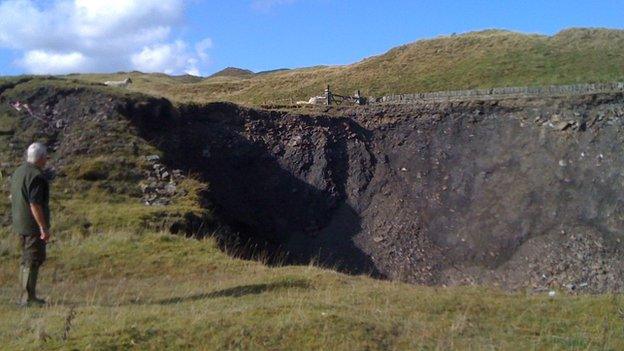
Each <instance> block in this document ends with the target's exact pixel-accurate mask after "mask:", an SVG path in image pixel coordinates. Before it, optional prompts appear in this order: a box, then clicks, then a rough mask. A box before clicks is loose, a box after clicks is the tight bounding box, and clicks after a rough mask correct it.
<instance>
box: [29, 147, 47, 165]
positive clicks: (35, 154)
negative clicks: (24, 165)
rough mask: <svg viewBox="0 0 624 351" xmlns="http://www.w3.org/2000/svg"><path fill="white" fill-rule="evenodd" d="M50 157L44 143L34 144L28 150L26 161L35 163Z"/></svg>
mask: <svg viewBox="0 0 624 351" xmlns="http://www.w3.org/2000/svg"><path fill="white" fill-rule="evenodd" d="M47 155H48V150H47V149H46V147H45V145H43V144H42V143H32V144H30V146H29V147H28V150H26V161H27V162H29V163H35V162H37V161H39V160H41V159H42V158H44V157H46V156H47Z"/></svg>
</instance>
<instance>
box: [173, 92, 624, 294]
mask: <svg viewBox="0 0 624 351" xmlns="http://www.w3.org/2000/svg"><path fill="white" fill-rule="evenodd" d="M181 115H182V116H184V117H183V118H184V119H188V122H186V123H189V124H188V126H189V128H188V131H189V132H190V134H188V135H187V136H186V137H185V138H184V140H185V147H186V148H187V149H186V150H185V152H184V154H185V155H188V156H189V157H191V158H192V160H190V159H189V161H190V162H188V163H187V164H191V165H193V166H192V167H193V168H194V169H196V170H197V171H199V172H201V174H202V175H203V176H204V177H205V179H206V180H207V181H208V182H209V183H210V184H211V191H210V198H211V201H212V202H213V203H214V204H216V205H217V206H218V207H219V208H222V209H223V211H222V212H223V213H224V214H227V217H229V218H230V221H231V222H235V223H238V224H240V226H239V227H240V228H246V229H247V230H249V232H253V233H255V235H259V236H261V237H262V238H265V239H267V240H269V241H271V242H272V243H275V244H278V245H280V246H281V247H282V248H283V249H285V250H287V251H289V252H290V253H291V258H292V259H294V260H297V259H300V260H303V261H305V260H309V259H310V257H312V256H317V257H318V259H319V260H320V261H321V262H325V263H327V264H331V265H336V264H338V265H341V266H342V267H343V268H344V269H346V270H350V271H355V272H365V271H370V272H374V273H377V274H379V275H382V276H386V277H389V278H396V279H403V280H407V281H411V282H415V283H426V284H458V283H493V284H500V285H502V286H505V287H508V288H519V287H532V288H535V289H540V288H546V287H552V286H566V287H568V288H569V289H574V290H577V289H581V290H582V289H585V290H592V291H604V290H620V289H622V274H623V272H622V267H623V265H622V258H623V255H622V248H623V241H624V238H623V236H622V229H623V228H622V227H623V225H624V222H623V219H624V217H623V216H622V215H623V212H622V199H623V198H624V197H623V196H624V192H623V188H622V185H623V183H622V169H623V168H622V167H623V166H624V159H623V157H622V154H621V147H622V142H623V137H622V133H621V132H622V121H623V120H622V116H624V105H622V95H621V94H607V95H587V96H576V97H572V98H552V99H550V98H546V99H520V100H509V101H504V102H497V101H474V102H464V103H454V104H422V105H413V106H397V105H388V106H378V107H369V108H355V109H344V110H333V111H329V112H328V113H326V114H325V115H319V116H297V115H290V114H287V113H278V112H264V111H253V110H247V109H242V108H238V107H235V106H233V105H212V106H210V107H207V108H206V109H204V110H201V109H198V110H195V111H191V110H187V111H182V113H181Z"/></svg>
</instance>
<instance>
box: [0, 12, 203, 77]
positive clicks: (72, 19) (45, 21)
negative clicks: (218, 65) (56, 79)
mask: <svg viewBox="0 0 624 351" xmlns="http://www.w3.org/2000/svg"><path fill="white" fill-rule="evenodd" d="M41 3H42V2H37V1H34V0H5V1H2V2H0V18H1V19H2V20H0V47H5V48H10V49H14V50H18V51H20V52H22V53H23V57H22V59H20V60H18V61H17V64H18V65H20V66H22V67H23V68H24V69H25V70H26V71H27V72H31V73H69V72H90V71H98V72H105V71H120V70H131V69H138V70H141V69H149V70H150V71H159V72H168V73H172V74H178V73H183V72H189V71H192V72H193V73H197V74H199V72H200V68H201V67H205V66H206V65H207V63H208V52H207V50H208V49H209V48H210V47H211V41H210V40H209V39H205V40H202V41H200V42H198V43H196V44H195V45H194V49H195V50H193V49H192V48H193V46H189V45H188V44H187V43H185V42H183V41H180V40H173V39H172V36H173V34H172V33H173V32H174V30H175V29H176V28H178V27H180V26H182V25H183V24H184V2H183V0H158V1H153V0H107V1H101V0H49V1H46V2H43V3H44V5H42V4H41ZM167 55H169V56H168V57H167ZM46 58H49V60H46Z"/></svg>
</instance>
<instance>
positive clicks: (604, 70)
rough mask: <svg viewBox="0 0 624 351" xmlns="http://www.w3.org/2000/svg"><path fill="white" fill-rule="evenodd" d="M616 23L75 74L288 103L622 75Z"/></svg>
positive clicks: (159, 89) (164, 92) (204, 97)
mask: <svg viewBox="0 0 624 351" xmlns="http://www.w3.org/2000/svg"><path fill="white" fill-rule="evenodd" d="M623 56H624V31H622V30H607V29H570V30H565V31H562V32H560V33H558V34H557V35H554V36H543V35H529V34H521V33H514V32H508V31H499V30H488V31H482V32H474V33H467V34H462V35H454V36H447V37H439V38H435V39H431V40H422V41H418V42H415V43H412V44H408V45H404V46H400V47H397V48H394V49H392V50H390V51H388V52H387V53H385V54H383V55H379V56H374V57H371V58H367V59H364V60H362V61H360V62H358V63H355V64H352V65H346V66H329V67H324V66H319V67H310V68H301V69H294V70H287V71H278V72H274V73H267V74H256V75H249V76H248V75H240V74H233V75H230V76H227V75H226V76H217V77H210V78H207V79H199V78H193V77H189V76H179V77H171V76H166V75H162V74H142V73H139V72H134V73H130V74H128V73H120V74H108V75H100V74H96V75H75V76H72V77H73V78H79V79H83V80H87V81H91V82H104V81H106V80H110V79H123V78H125V77H126V76H131V77H132V79H133V81H134V84H133V85H132V87H131V89H132V90H136V91H141V92H145V93H149V94H155V95H160V96H165V97H167V98H170V99H172V100H175V101H197V102H207V101H219V100H223V101H232V102H236V103H241V104H246V105H258V104H262V103H268V102H272V103H289V102H291V101H297V100H307V99H308V98H309V97H310V96H315V95H319V94H322V92H323V89H324V88H325V86H326V85H327V84H330V85H331V86H332V90H333V91H334V92H336V93H339V94H347V95H348V94H352V93H354V92H355V91H356V90H357V89H360V90H361V91H362V93H363V94H364V95H365V96H375V97H379V96H383V95H389V94H402V93H417V92H430V91H442V90H459V89H472V88H492V87H506V86H542V85H551V84H555V85H556V84H575V83H596V82H613V81H622V80H624V61H623V60H622V59H621V58H622V57H623Z"/></svg>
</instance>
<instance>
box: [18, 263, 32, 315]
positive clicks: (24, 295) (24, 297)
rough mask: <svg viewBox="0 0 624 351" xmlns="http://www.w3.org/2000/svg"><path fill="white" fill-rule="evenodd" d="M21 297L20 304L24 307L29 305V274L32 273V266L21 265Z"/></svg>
mask: <svg viewBox="0 0 624 351" xmlns="http://www.w3.org/2000/svg"><path fill="white" fill-rule="evenodd" d="M19 273H20V274H19V280H20V299H19V302H18V305H20V306H22V307H26V306H28V276H29V275H30V267H28V266H24V265H20V271H19Z"/></svg>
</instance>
